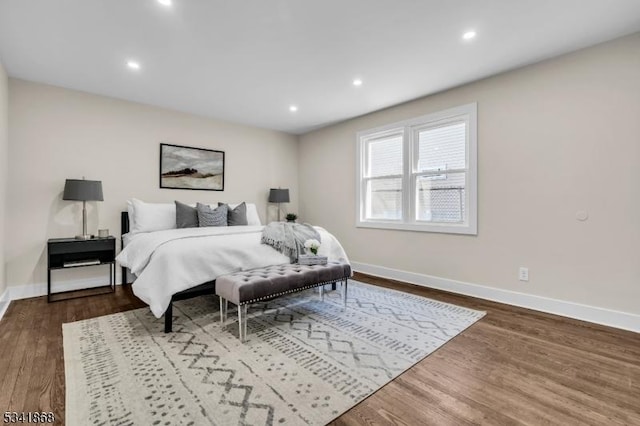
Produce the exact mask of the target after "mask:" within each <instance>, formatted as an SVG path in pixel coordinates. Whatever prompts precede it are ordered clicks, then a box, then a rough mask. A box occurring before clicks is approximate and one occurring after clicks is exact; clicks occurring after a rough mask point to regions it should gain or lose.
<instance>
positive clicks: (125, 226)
mask: <svg viewBox="0 0 640 426" xmlns="http://www.w3.org/2000/svg"><path fill="white" fill-rule="evenodd" d="M127 232H129V212H121V213H120V235H124V234H126V233H127Z"/></svg>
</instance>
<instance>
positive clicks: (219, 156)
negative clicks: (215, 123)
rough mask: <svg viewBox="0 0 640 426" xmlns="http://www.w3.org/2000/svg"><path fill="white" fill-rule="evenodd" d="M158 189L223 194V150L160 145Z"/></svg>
mask: <svg viewBox="0 0 640 426" xmlns="http://www.w3.org/2000/svg"><path fill="white" fill-rule="evenodd" d="M160 188H172V189H200V190H205V191H224V151H215V150H212V149H204V148H192V147H188V146H180V145H170V144H166V143H161V144H160Z"/></svg>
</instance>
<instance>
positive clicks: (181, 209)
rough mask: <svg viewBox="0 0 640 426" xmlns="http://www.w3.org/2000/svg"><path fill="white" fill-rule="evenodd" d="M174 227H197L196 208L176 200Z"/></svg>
mask: <svg viewBox="0 0 640 426" xmlns="http://www.w3.org/2000/svg"><path fill="white" fill-rule="evenodd" d="M175 203H176V228H197V227H198V210H197V209H196V208H195V207H191V206H189V205H187V204H184V203H181V202H180V201H176V202H175Z"/></svg>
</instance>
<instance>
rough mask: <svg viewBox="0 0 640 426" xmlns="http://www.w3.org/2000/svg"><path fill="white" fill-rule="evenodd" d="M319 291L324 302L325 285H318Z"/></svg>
mask: <svg viewBox="0 0 640 426" xmlns="http://www.w3.org/2000/svg"><path fill="white" fill-rule="evenodd" d="M318 291H319V292H320V301H321V302H324V285H321V286H320V287H318Z"/></svg>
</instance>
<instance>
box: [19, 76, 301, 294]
mask: <svg viewBox="0 0 640 426" xmlns="http://www.w3.org/2000/svg"><path fill="white" fill-rule="evenodd" d="M9 92H10V99H9V100H10V102H9V120H10V123H11V128H10V132H9V158H10V159H11V163H10V166H9V172H10V178H9V189H8V204H7V220H6V223H7V224H8V229H7V240H8V241H10V242H11V243H10V244H8V245H7V247H6V261H7V277H8V284H9V285H11V286H19V285H24V284H41V283H45V282H46V240H47V238H51V237H64V236H73V235H76V234H78V233H80V231H81V223H82V222H81V220H82V219H81V208H82V204H81V203H79V202H71V201H62V190H63V187H64V181H65V179H66V178H82V176H86V178H87V179H95V180H101V181H102V184H103V190H104V199H105V200H104V202H101V203H95V202H94V203H88V206H89V213H88V216H89V219H88V222H89V231H90V232H91V233H96V230H97V229H98V227H100V228H109V230H110V231H111V234H112V235H116V236H119V235H120V212H121V211H122V210H124V209H125V200H126V199H127V198H130V197H136V198H139V199H142V200H145V201H151V202H173V200H181V201H184V202H197V201H201V202H210V203H214V202H217V201H226V202H234V201H242V200H247V201H252V202H255V203H256V204H257V206H258V211H259V213H260V216H261V218H262V220H263V221H264V220H265V219H266V213H267V202H266V200H267V196H268V191H269V188H270V187H277V186H282V187H287V188H290V189H291V197H292V202H291V203H290V204H289V205H288V206H287V208H288V209H289V210H291V211H296V210H297V194H298V190H297V180H298V169H297V141H296V137H295V136H291V135H288V134H285V133H281V132H275V131H269V130H262V129H257V128H251V127H246V126H241V125H237V124H231V123H227V122H222V121H217V120H213V119H208V118H203V117H197V116H193V115H188V114H183V113H178V112H173V111H168V110H163V109H159V108H153V107H149V106H144V105H140V104H135V103H130V102H125V101H120V100H115V99H111V98H106V97H102V96H96V95H90V94H86V93H81V92H77V91H72V90H66V89H62V88H57V87H51V86H46V85H42V84H35V83H30V82H26V81H22V80H16V79H10V80H9ZM160 142H169V143H174V144H179V145H187V146H195V147H203V148H211V149H218V150H223V151H225V156H226V164H225V189H224V191H223V192H212V191H188V190H171V189H160V188H159V187H158V169H159V144H160ZM88 271H90V268H87V269H86V271H85V272H79V273H77V272H75V271H74V272H73V273H69V274H68V276H66V275H65V276H62V277H61V276H60V274H58V276H57V281H58V282H61V281H62V282H64V281H65V280H66V279H68V280H74V279H77V277H78V276H80V277H83V275H82V274H83V273H84V274H90V273H91V272H88ZM63 272H67V271H63ZM94 273H95V272H94ZM98 273H99V272H98Z"/></svg>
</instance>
